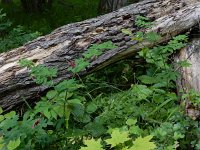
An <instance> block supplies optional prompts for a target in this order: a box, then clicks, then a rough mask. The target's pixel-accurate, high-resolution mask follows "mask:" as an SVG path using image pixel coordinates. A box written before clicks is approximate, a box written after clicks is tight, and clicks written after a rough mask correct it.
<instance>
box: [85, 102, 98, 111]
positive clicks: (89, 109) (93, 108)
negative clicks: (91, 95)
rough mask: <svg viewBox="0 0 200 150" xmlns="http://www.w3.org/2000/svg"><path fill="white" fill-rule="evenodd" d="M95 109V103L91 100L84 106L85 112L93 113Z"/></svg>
mask: <svg viewBox="0 0 200 150" xmlns="http://www.w3.org/2000/svg"><path fill="white" fill-rule="evenodd" d="M96 110H97V105H96V104H95V103H93V102H91V103H89V104H88V106H87V107H86V111H87V113H93V112H95V111H96Z"/></svg>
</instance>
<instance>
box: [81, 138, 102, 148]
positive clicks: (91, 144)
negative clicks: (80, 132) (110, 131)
mask: <svg viewBox="0 0 200 150" xmlns="http://www.w3.org/2000/svg"><path fill="white" fill-rule="evenodd" d="M84 144H85V145H86V146H87V147H81V148H80V150H103V148H102V147H103V146H102V145H101V139H98V140H94V139H93V138H92V139H90V140H84Z"/></svg>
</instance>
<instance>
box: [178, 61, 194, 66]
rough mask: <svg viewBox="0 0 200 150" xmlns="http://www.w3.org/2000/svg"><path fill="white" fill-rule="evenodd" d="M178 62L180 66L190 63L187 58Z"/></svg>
mask: <svg viewBox="0 0 200 150" xmlns="http://www.w3.org/2000/svg"><path fill="white" fill-rule="evenodd" d="M178 64H179V65H180V66H181V67H190V66H191V65H192V64H190V63H189V62H188V61H187V60H183V61H179V62H178Z"/></svg>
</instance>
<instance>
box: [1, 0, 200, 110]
mask: <svg viewBox="0 0 200 150" xmlns="http://www.w3.org/2000/svg"><path fill="white" fill-rule="evenodd" d="M136 15H145V16H147V17H150V18H151V19H152V20H155V24H154V26H153V27H152V28H151V29H149V31H155V32H159V33H160V34H161V35H162V38H161V39H160V40H159V41H157V43H162V42H166V41H168V40H169V39H170V38H171V37H172V36H175V35H177V34H180V33H184V32H186V31H188V30H189V29H190V28H192V27H193V26H195V25H196V24H198V21H199V20H200V19H199V15H200V3H198V2H196V1H189V0H188V1H187V0H178V1H177V0H176V1H175V0H166V1H164V2H163V1H162V0H146V1H142V2H140V3H137V4H133V5H129V6H127V7H124V8H122V9H119V10H118V11H115V12H112V13H109V14H106V15H103V16H99V17H97V18H93V19H89V20H86V21H83V22H78V23H72V24H69V25H66V26H63V27H60V28H58V29H56V30H55V31H53V32H52V33H51V34H49V35H46V36H43V37H39V38H37V39H36V40H34V41H31V42H29V43H27V44H25V45H24V46H22V47H19V48H17V49H14V50H12V51H10V52H6V53H2V54H0V106H1V107H3V108H4V110H9V109H12V108H13V107H15V106H17V105H19V104H21V103H22V102H23V99H26V100H35V97H36V95H38V94H40V93H42V92H43V91H45V90H46V89H47V88H48V87H46V86H41V85H36V84H35V83H34V81H33V79H32V78H30V76H29V71H28V70H27V69H24V68H21V67H20V66H19V64H18V62H19V60H20V59H22V58H26V59H28V60H32V61H34V62H36V64H44V65H45V66H47V67H55V68H57V69H58V77H57V78H55V79H54V82H55V83H58V82H60V81H62V80H64V79H67V78H70V77H71V73H70V72H69V71H68V70H67V69H68V67H69V64H68V62H69V61H74V60H75V59H76V58H81V57H82V54H83V53H84V52H85V51H86V50H87V48H88V47H89V46H90V45H91V44H93V43H101V42H105V41H109V40H111V41H112V42H113V43H114V44H115V45H117V47H118V48H116V49H113V50H110V51H106V52H104V53H103V54H102V55H101V56H99V57H98V58H96V59H95V60H91V63H90V65H89V66H88V67H87V69H86V70H84V71H82V72H80V75H85V74H87V73H91V72H93V71H96V70H98V69H101V68H103V67H105V66H107V65H109V64H111V63H114V62H116V61H119V60H121V59H123V58H127V57H130V56H132V55H134V54H136V52H138V51H139V50H140V49H141V48H142V47H144V46H147V47H151V46H154V44H155V43H149V42H146V41H144V42H143V43H142V44H141V43H138V42H137V41H134V40H131V38H130V37H129V36H128V35H125V34H123V33H122V32H121V30H122V29H130V30H131V31H132V32H136V31H138V30H139V29H138V28H137V27H136V26H135V24H134V20H135V16H136Z"/></svg>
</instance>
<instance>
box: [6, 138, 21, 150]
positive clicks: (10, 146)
mask: <svg viewBox="0 0 200 150" xmlns="http://www.w3.org/2000/svg"><path fill="white" fill-rule="evenodd" d="M20 143H21V141H20V138H18V139H17V140H15V141H10V142H9V143H8V145H7V148H8V150H14V149H16V148H17V147H18V146H19V145H20Z"/></svg>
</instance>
